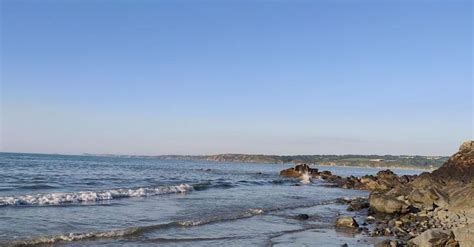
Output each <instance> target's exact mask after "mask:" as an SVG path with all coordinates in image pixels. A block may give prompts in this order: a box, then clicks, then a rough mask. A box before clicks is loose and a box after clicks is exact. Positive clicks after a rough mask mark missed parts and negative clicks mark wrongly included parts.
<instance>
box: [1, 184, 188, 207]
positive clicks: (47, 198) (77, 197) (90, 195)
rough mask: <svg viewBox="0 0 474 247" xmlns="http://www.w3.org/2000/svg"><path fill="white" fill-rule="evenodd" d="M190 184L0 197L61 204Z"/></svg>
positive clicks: (9, 202) (180, 189) (4, 201)
mask: <svg viewBox="0 0 474 247" xmlns="http://www.w3.org/2000/svg"><path fill="white" fill-rule="evenodd" d="M193 189H194V188H193V186H191V185H189V184H180V185H176V186H160V187H143V188H134V189H111V190H104V191H81V192H71V193H51V194H36V195H22V196H4V197H0V206H16V205H61V204H69V203H83V202H97V201H106V200H113V199H119V198H129V197H148V196H156V195H163V194H171V193H184V192H187V191H191V190H193Z"/></svg>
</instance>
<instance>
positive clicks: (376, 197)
mask: <svg viewBox="0 0 474 247" xmlns="http://www.w3.org/2000/svg"><path fill="white" fill-rule="evenodd" d="M369 204H370V207H371V208H373V209H374V210H376V211H377V212H380V213H386V214H394V213H401V214H404V213H407V212H408V211H409V205H407V204H406V203H405V202H404V201H400V200H397V199H396V198H395V197H392V196H389V195H386V194H384V193H376V192H372V193H371V194H370V196H369Z"/></svg>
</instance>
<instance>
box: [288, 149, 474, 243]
mask: <svg viewBox="0 0 474 247" xmlns="http://www.w3.org/2000/svg"><path fill="white" fill-rule="evenodd" d="M280 175H281V176H285V177H293V178H299V179H301V180H307V179H308V177H309V178H311V179H321V180H324V181H326V182H327V185H328V186H334V187H340V188H345V189H359V190H369V191H370V196H369V198H368V199H363V198H359V199H355V200H346V201H344V202H343V203H347V204H348V210H349V211H355V210H363V209H364V210H365V209H367V212H368V213H367V217H366V220H365V221H364V222H355V220H354V219H353V218H350V217H349V218H348V217H341V218H339V219H338V220H337V221H336V227H338V228H344V229H350V230H353V231H362V232H366V233H367V234H368V235H370V236H374V237H375V236H386V237H387V240H386V241H383V242H381V243H379V244H378V245H377V246H392V247H396V246H421V247H425V246H460V247H471V246H474V141H467V142H465V143H463V144H462V145H461V147H460V148H459V152H457V153H456V154H454V155H452V156H451V157H450V158H449V159H448V160H447V161H446V162H445V163H444V164H443V166H441V167H440V168H438V169H436V170H434V171H433V172H431V173H429V172H424V173H422V174H420V175H413V176H407V175H404V176H397V175H396V174H395V173H393V172H392V171H390V170H383V171H380V172H378V173H377V175H375V176H373V175H366V176H363V177H354V176H350V177H341V176H336V175H333V174H332V173H331V172H329V171H319V170H318V169H313V168H311V167H309V166H308V165H306V164H299V165H296V166H295V167H293V168H289V169H286V170H283V171H281V172H280Z"/></svg>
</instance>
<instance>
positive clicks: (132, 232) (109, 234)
mask: <svg viewBox="0 0 474 247" xmlns="http://www.w3.org/2000/svg"><path fill="white" fill-rule="evenodd" d="M263 213H264V211H263V210H262V209H258V208H257V209H249V210H247V211H244V212H242V213H240V214H236V215H231V216H227V217H210V218H205V219H201V220H189V221H175V222H170V223H165V224H157V225H150V226H141V227H133V228H128V229H122V230H112V231H104V232H88V233H67V234H62V235H55V236H42V237H38V238H33V239H26V240H15V241H11V242H8V243H6V246H34V245H45V244H55V243H58V242H73V241H82V240H94V239H103V238H108V239H113V238H126V237H132V236H140V235H142V234H144V233H147V232H151V231H156V230H160V229H168V228H173V227H194V226H200V225H205V224H211V223H216V222H221V221H231V220H239V219H244V218H249V217H253V216H256V215H260V214H263ZM0 245H2V243H0Z"/></svg>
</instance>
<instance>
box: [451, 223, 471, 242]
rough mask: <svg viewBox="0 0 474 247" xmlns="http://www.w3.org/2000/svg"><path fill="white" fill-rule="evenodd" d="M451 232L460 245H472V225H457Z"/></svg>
mask: <svg viewBox="0 0 474 247" xmlns="http://www.w3.org/2000/svg"><path fill="white" fill-rule="evenodd" d="M453 232H454V237H455V239H456V241H458V243H459V246H460V247H472V246H474V225H469V226H464V227H457V228H454V229H453Z"/></svg>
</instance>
